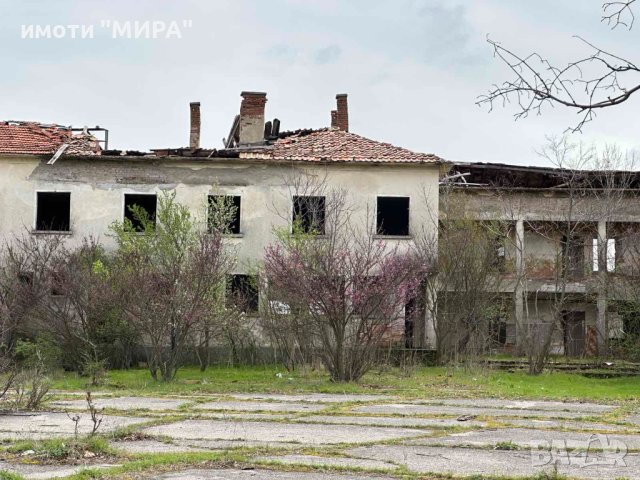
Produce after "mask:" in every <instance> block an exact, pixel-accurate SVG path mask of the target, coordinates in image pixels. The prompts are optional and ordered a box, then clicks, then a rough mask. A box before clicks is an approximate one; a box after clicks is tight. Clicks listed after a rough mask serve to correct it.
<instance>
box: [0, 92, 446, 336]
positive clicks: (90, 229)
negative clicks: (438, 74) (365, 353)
mask: <svg viewBox="0 0 640 480" xmlns="http://www.w3.org/2000/svg"><path fill="white" fill-rule="evenodd" d="M241 95H242V102H241V105H240V112H239V114H238V115H237V116H235V118H234V120H233V122H232V128H231V131H230V133H229V135H228V138H227V139H226V140H225V142H224V145H223V146H222V148H219V149H215V148H203V147H201V145H200V138H201V125H200V104H198V103H192V104H191V105H190V130H189V139H190V141H189V146H188V147H183V148H161V149H155V150H153V151H152V153H141V152H121V151H117V150H109V149H105V148H104V145H103V146H102V147H103V148H101V146H100V145H99V143H98V141H97V140H96V139H95V138H94V137H92V136H91V135H89V134H88V133H87V132H82V133H80V134H75V132H74V131H73V130H71V129H70V128H66V127H60V126H56V125H40V124H33V123H23V122H4V123H0V237H1V238H2V239H8V238H10V236H11V235H14V234H18V233H21V232H25V231H26V232H29V234H31V235H40V234H52V233H55V234H58V235H65V236H68V237H69V241H70V242H79V241H80V240H81V239H82V238H84V237H86V236H94V237H97V238H99V239H100V240H101V241H102V242H103V243H104V244H105V245H107V246H110V245H113V243H112V239H110V238H109V236H108V233H109V226H110V224H111V223H112V222H114V221H122V220H123V218H126V217H128V216H130V215H131V211H130V208H129V207H130V206H132V205H139V206H142V207H143V208H145V210H147V212H148V213H149V214H150V215H152V216H153V214H154V212H155V209H156V205H157V198H158V195H159V194H160V193H161V192H163V191H172V192H175V194H176V200H177V201H179V202H180V203H182V204H184V205H187V206H188V207H189V208H190V210H191V212H192V213H193V215H194V217H195V218H196V219H200V220H202V223H203V225H206V218H207V209H208V205H209V199H210V198H211V196H216V195H225V196H229V197H231V200H232V201H233V203H234V205H235V206H236V207H237V208H236V209H235V210H236V219H235V221H234V222H233V224H232V232H231V235H230V236H229V237H230V238H229V241H230V242H231V243H233V244H235V246H236V248H237V253H238V259H239V261H238V263H237V272H236V275H235V276H234V278H233V279H232V285H235V286H236V287H237V288H242V286H243V285H244V284H245V283H246V282H245V280H246V278H245V276H246V275H247V274H249V273H250V272H251V271H252V267H254V266H255V265H256V264H257V263H259V262H260V260H261V258H262V255H263V251H264V248H265V247H266V246H267V245H268V244H269V243H271V242H273V241H274V235H273V233H274V228H278V227H283V226H286V225H287V224H288V223H289V222H290V221H291V218H290V217H289V215H293V211H294V204H295V200H296V199H295V198H293V197H294V195H293V194H292V190H291V188H290V187H291V185H290V184H289V182H288V180H287V179H290V178H291V177H292V176H295V175H298V174H304V175H310V176H315V177H318V178H323V179H326V182H327V183H328V184H329V185H331V186H335V187H338V188H343V189H345V190H346V191H347V192H348V195H349V197H350V199H349V200H350V202H351V203H352V204H353V205H354V206H355V210H354V215H356V216H360V217H362V219H364V217H365V216H366V215H372V223H373V225H374V226H375V232H372V233H374V234H376V235H377V236H378V237H379V238H380V239H381V240H383V241H385V242H388V243H389V244H392V245H396V244H400V245H403V244H408V243H410V242H412V237H413V235H414V234H415V233H417V232H431V233H432V234H433V235H434V236H435V235H436V230H437V214H438V213H437V212H438V178H439V168H440V165H441V163H442V160H441V159H440V158H439V157H437V156H435V155H432V154H423V153H415V152H412V151H409V150H407V149H404V148H400V147H396V146H393V145H390V144H388V143H383V142H378V141H375V140H370V139H368V138H365V137H362V136H360V135H357V134H355V133H352V132H350V131H349V116H348V115H349V114H348V106H347V96H346V95H344V94H342V95H338V96H337V97H336V98H337V108H336V109H335V110H333V111H332V112H331V126H329V127H327V128H320V129H315V130H297V131H290V132H280V128H279V124H280V122H279V121H278V120H277V119H276V120H274V121H272V122H266V121H265V107H266V102H267V98H266V94H265V93H259V92H243V93H242V94H241ZM185 130H186V129H185ZM185 133H186V132H185ZM185 137H186V135H185ZM283 212H285V213H284V214H283ZM426 322H427V320H426V316H425V317H424V318H422V319H421V320H420V321H419V322H418V324H417V325H415V326H412V328H411V332H412V333H411V337H412V338H410V339H408V343H410V344H411V345H414V346H426V345H432V346H434V343H433V342H434V341H435V339H434V338H433V335H432V333H430V329H429V328H428V327H427V324H426ZM431 330H432V329H431Z"/></svg>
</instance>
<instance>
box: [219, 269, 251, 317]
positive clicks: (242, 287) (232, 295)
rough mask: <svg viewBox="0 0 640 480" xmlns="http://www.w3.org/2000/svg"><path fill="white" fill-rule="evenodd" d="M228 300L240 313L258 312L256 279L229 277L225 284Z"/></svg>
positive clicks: (249, 276) (242, 276)
mask: <svg viewBox="0 0 640 480" xmlns="http://www.w3.org/2000/svg"><path fill="white" fill-rule="evenodd" d="M227 296H228V299H229V300H230V301H231V302H232V303H233V304H234V305H235V306H236V307H237V308H239V309H240V310H241V311H243V312H247V313H255V312H257V311H258V278H257V277H256V276H255V275H230V276H229V279H228V282H227Z"/></svg>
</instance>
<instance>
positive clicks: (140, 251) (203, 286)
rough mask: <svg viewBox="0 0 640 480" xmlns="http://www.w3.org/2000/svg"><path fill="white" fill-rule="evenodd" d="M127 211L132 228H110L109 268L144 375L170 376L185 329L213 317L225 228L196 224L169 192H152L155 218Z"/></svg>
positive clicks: (227, 266) (227, 260)
mask: <svg viewBox="0 0 640 480" xmlns="http://www.w3.org/2000/svg"><path fill="white" fill-rule="evenodd" d="M134 210H135V211H134V214H135V217H136V220H137V222H138V224H139V226H137V227H136V228H134V226H133V225H132V223H131V222H129V221H127V220H125V222H124V223H118V224H114V225H113V226H112V231H113V233H114V235H115V238H116V241H117V243H118V251H117V254H116V261H115V265H114V266H113V269H112V271H111V272H110V273H111V274H112V275H114V276H116V277H117V279H118V284H119V288H118V290H119V294H120V295H121V297H122V298H121V299H120V302H121V304H122V305H123V308H124V311H125V313H126V315H127V318H128V320H129V321H130V322H131V324H132V325H134V327H135V329H136V330H137V333H138V334H139V336H140V338H141V340H142V343H143V344H145V346H146V352H147V362H148V366H149V371H150V372H151V376H152V377H153V378H154V379H159V378H160V379H162V380H164V381H169V380H172V379H173V378H174V377H175V375H176V372H177V371H178V368H179V367H180V362H181V360H182V356H183V354H184V351H185V349H186V347H187V346H188V344H189V339H190V334H191V333H192V332H193V331H194V330H196V329H199V328H202V326H203V325H211V323H212V322H214V321H215V319H212V316H214V315H215V314H216V312H217V311H220V305H219V304H220V302H221V301H223V299H222V296H221V295H220V291H221V289H222V288H223V285H224V280H225V277H226V275H227V274H228V273H229V272H230V271H231V268H232V266H233V257H232V255H231V254H230V252H229V251H228V248H227V246H226V245H225V242H224V237H223V235H224V233H225V231H224V228H223V227H222V226H220V228H216V227H215V226H212V225H209V231H208V232H207V231H206V229H204V228H200V226H198V225H197V223H196V222H195V221H194V219H193V218H192V216H191V214H190V213H189V209H188V208H187V207H186V206H184V205H182V204H180V203H178V202H176V201H175V195H172V194H164V195H160V196H159V198H158V208H157V216H156V218H155V219H153V218H149V216H148V215H147V214H146V212H145V211H144V210H142V209H137V208H135V207H134ZM140 226H141V227H140Z"/></svg>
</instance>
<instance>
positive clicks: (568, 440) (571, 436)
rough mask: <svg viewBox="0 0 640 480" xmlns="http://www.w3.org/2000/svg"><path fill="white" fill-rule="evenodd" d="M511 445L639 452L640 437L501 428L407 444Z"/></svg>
mask: <svg viewBox="0 0 640 480" xmlns="http://www.w3.org/2000/svg"><path fill="white" fill-rule="evenodd" d="M502 442H511V443H513V444H514V445H518V446H519V447H523V448H530V447H531V445H532V444H533V445H542V446H545V445H546V446H548V445H551V442H556V444H559V445H564V446H565V448H568V449H575V448H585V449H586V448H595V449H607V450H612V449H613V450H615V449H617V448H619V447H620V446H624V447H625V448H624V449H625V450H631V449H635V450H637V449H640V435H619V434H616V435H611V434H602V435H596V434H591V433H575V432H558V431H552V430H530V429H526V428H498V429H484V430H479V431H470V432H460V433H452V434H450V435H447V436H446V437H438V438H420V439H417V440H414V441H411V440H410V441H408V443H411V444H412V445H450V446H473V447H494V446H495V445H496V444H498V443H502Z"/></svg>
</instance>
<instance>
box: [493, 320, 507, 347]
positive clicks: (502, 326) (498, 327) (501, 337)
mask: <svg viewBox="0 0 640 480" xmlns="http://www.w3.org/2000/svg"><path fill="white" fill-rule="evenodd" d="M490 329H491V339H492V340H493V343H494V345H501V346H502V345H506V344H507V321H506V320H505V319H504V318H502V317H497V318H495V319H493V320H492V321H491V323H490Z"/></svg>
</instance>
